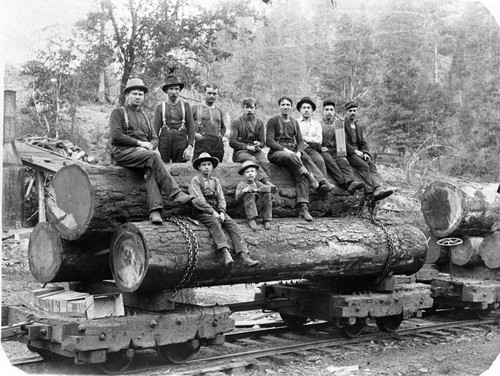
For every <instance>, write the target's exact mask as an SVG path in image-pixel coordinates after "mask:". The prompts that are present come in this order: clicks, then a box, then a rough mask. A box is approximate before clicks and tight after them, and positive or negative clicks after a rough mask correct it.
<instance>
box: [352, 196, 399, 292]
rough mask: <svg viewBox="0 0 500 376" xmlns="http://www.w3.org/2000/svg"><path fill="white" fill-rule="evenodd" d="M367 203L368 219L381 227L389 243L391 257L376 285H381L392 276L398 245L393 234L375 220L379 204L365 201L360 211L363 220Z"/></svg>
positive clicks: (373, 201)
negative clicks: (392, 265) (391, 270)
mask: <svg viewBox="0 0 500 376" xmlns="http://www.w3.org/2000/svg"><path fill="white" fill-rule="evenodd" d="M366 202H368V205H366V206H367V211H368V219H369V220H370V221H371V222H372V223H373V224H374V225H375V226H378V227H380V228H381V229H382V230H383V231H384V233H385V237H386V238H387V243H388V244H389V255H388V256H387V260H386V261H385V264H384V267H383V269H382V272H381V273H380V275H379V276H378V277H377V278H376V279H375V283H380V282H381V281H382V280H383V279H385V278H386V277H388V276H389V274H390V268H391V264H392V262H393V261H394V256H395V255H396V244H395V243H394V239H393V238H392V236H391V234H389V230H388V229H387V227H386V226H385V225H384V224H383V223H382V222H381V221H379V220H378V219H377V218H375V216H376V213H377V210H376V209H377V205H378V202H377V201H375V200H373V199H370V200H366V199H365V200H364V203H363V204H362V205H361V210H360V211H359V213H360V215H359V216H360V217H361V218H366V217H365V216H363V207H364V206H365V204H366Z"/></svg>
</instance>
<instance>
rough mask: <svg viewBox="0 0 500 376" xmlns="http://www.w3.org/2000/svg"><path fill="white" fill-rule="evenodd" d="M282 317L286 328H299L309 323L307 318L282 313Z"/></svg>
mask: <svg viewBox="0 0 500 376" xmlns="http://www.w3.org/2000/svg"><path fill="white" fill-rule="evenodd" d="M280 316H281V318H282V320H283V321H284V322H285V324H286V326H289V327H291V328H298V327H300V326H302V325H304V324H305V323H306V322H307V317H302V316H295V315H289V314H287V313H281V312H280Z"/></svg>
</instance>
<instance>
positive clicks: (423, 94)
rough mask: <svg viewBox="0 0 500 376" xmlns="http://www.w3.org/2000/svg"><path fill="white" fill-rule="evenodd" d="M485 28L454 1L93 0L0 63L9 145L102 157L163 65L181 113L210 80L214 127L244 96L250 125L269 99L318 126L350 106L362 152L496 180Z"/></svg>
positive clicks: (273, 109)
mask: <svg viewBox="0 0 500 376" xmlns="http://www.w3.org/2000/svg"><path fill="white" fill-rule="evenodd" d="M499 31H500V29H499V27H498V25H497V23H496V22H495V19H494V18H493V16H492V15H491V14H490V13H489V12H488V10H487V9H486V8H485V7H484V6H483V5H482V4H481V3H480V2H478V1H466V0H463V1H461V0H425V1H422V0H414V1H400V0H380V1H371V0H370V1H367V0H308V1H301V0H288V1H287V0H267V1H266V0H264V1H262V0H234V1H231V0H228V1H218V2H211V5H210V6H208V5H207V4H206V3H203V2H197V1H195V0H192V1H190V0H156V1H153V0H128V1H118V0H95V1H94V2H93V7H92V10H91V11H90V12H89V13H88V14H87V16H86V17H85V18H84V19H82V20H81V21H79V22H78V23H77V24H75V26H74V27H73V30H72V34H71V36H70V37H62V36H61V35H60V34H59V33H54V34H53V35H50V33H49V37H47V38H46V40H45V43H44V45H43V46H40V49H39V51H38V53H37V55H36V58H35V59H32V60H30V61H27V62H24V63H23V64H21V65H17V66H14V65H7V66H6V68H5V88H6V89H9V88H16V90H17V91H18V112H19V116H18V119H19V121H18V122H19V127H18V129H17V136H18V137H25V136H26V135H40V136H48V137H54V138H59V139H69V140H70V141H72V142H73V143H76V144H78V145H79V146H80V147H82V148H83V149H84V150H87V152H88V153H89V154H92V155H94V156H95V157H97V158H98V159H99V160H100V161H102V162H107V161H108V160H109V156H108V149H107V145H108V133H109V132H108V117H109V114H110V112H111V110H112V108H114V107H116V106H117V105H119V104H120V103H121V101H123V97H122V96H121V95H120V93H121V89H122V88H123V86H124V85H125V83H126V81H127V80H128V78H131V77H140V78H142V79H143V80H144V81H145V83H146V85H147V86H148V87H149V88H150V92H149V93H148V95H147V100H146V103H145V106H146V108H147V109H148V110H152V109H153V107H154V105H155V104H156V103H158V102H159V101H161V100H164V99H165V95H164V93H163V92H162V91H161V86H162V83H163V82H164V79H165V77H166V76H167V75H168V73H169V72H171V71H172V70H173V71H174V73H175V74H177V75H179V76H180V77H181V79H182V80H183V82H185V83H186V88H185V89H184V91H183V92H181V94H182V95H183V96H184V97H186V98H187V99H188V100H189V101H190V102H191V103H192V104H195V103H198V102H200V101H202V100H203V99H202V98H203V95H202V88H203V84H204V83H206V82H213V83H216V84H217V85H218V86H219V93H220V97H219V102H218V104H219V106H220V107H222V109H223V110H224V111H225V112H226V120H227V121H229V120H230V119H234V118H235V117H237V116H239V115H240V113H241V106H240V103H241V99H242V98H243V97H246V96H253V97H255V98H257V99H258V116H259V117H261V118H263V120H264V121H267V119H268V118H270V117H271V116H274V115H276V114H277V113H278V105H277V100H278V98H279V97H280V96H282V95H289V96H291V97H292V98H293V99H294V101H297V100H298V99H299V98H300V97H302V96H305V95H308V96H311V97H312V98H313V99H314V100H315V101H316V103H317V104H318V110H317V111H316V114H315V116H316V117H317V118H318V119H319V118H320V117H321V105H320V104H321V103H322V101H323V100H325V99H327V98H331V99H333V100H334V101H335V102H336V103H337V104H338V106H337V107H338V112H339V115H340V116H343V111H342V106H343V104H344V103H345V102H347V101H348V100H356V101H358V102H359V104H360V122H361V123H362V124H363V125H364V126H365V129H366V131H367V133H368V137H369V139H370V141H371V145H372V149H373V151H375V152H378V153H387V152H389V153H395V154H399V155H400V158H401V159H402V160H403V161H406V162H407V163H410V162H413V161H414V160H415V158H416V157H418V159H419V161H420V163H423V165H425V166H426V167H425V168H426V169H429V168H433V169H439V170H440V171H442V172H443V173H445V174H449V175H452V176H468V177H470V178H472V179H475V180H485V181H497V180H498V176H499V171H500V160H499V158H498V155H499V153H500V150H499V149H500V147H499V144H498V141H499V140H500V87H499V85H500V33H499ZM49 32H50V30H49ZM9 86H11V87H9ZM295 116H299V114H298V113H297V112H296V113H295Z"/></svg>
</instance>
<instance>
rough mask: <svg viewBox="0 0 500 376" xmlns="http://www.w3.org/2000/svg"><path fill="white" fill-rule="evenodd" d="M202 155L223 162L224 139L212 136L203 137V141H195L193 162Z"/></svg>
mask: <svg viewBox="0 0 500 376" xmlns="http://www.w3.org/2000/svg"><path fill="white" fill-rule="evenodd" d="M201 153H208V154H210V155H211V156H212V157H215V158H217V159H218V160H219V162H222V158H224V144H223V142H222V137H218V136H214V135H211V134H205V135H203V139H202V140H199V141H195V143H194V151H193V161H194V160H195V159H196V158H198V157H199V156H200V154H201Z"/></svg>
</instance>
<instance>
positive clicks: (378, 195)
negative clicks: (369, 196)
mask: <svg viewBox="0 0 500 376" xmlns="http://www.w3.org/2000/svg"><path fill="white" fill-rule="evenodd" d="M393 193H394V191H392V190H390V189H388V190H384V189H383V188H382V187H377V188H375V191H373V199H374V200H375V201H380V200H383V199H384V198H387V197H389V196H390V195H392V194H393Z"/></svg>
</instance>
